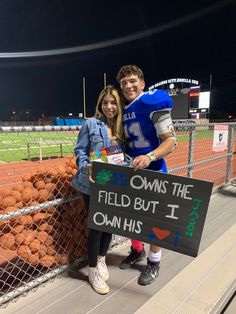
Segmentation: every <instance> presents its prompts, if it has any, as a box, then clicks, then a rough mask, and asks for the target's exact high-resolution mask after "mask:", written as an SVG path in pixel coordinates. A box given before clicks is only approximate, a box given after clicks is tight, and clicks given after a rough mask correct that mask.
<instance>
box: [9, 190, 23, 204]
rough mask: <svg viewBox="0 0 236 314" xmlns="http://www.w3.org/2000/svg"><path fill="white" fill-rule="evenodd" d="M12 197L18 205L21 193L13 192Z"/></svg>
mask: <svg viewBox="0 0 236 314" xmlns="http://www.w3.org/2000/svg"><path fill="white" fill-rule="evenodd" d="M11 196H13V197H15V199H16V202H17V203H18V202H20V201H21V193H20V192H19V191H16V190H12V191H11Z"/></svg>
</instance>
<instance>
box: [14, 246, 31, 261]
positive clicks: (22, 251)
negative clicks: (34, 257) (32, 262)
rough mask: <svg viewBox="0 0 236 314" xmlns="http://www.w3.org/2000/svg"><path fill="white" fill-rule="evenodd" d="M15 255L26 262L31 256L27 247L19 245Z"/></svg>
mask: <svg viewBox="0 0 236 314" xmlns="http://www.w3.org/2000/svg"><path fill="white" fill-rule="evenodd" d="M17 254H18V255H19V256H20V258H22V259H24V260H25V261H27V260H28V258H29V257H30V255H31V251H30V249H29V247H28V246H27V245H21V246H20V247H19V248H18V250H17Z"/></svg>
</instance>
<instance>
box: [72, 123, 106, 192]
mask: <svg viewBox="0 0 236 314" xmlns="http://www.w3.org/2000/svg"><path fill="white" fill-rule="evenodd" d="M110 145H111V142H110V139H109V137H108V132H107V124H106V121H105V119H103V118H99V119H98V118H95V117H93V118H89V119H87V120H86V121H85V123H84V125H83V126H82V128H81V130H80V132H79V135H78V139H77V143H76V145H75V149H74V154H75V157H76V164H77V166H78V168H79V171H78V172H77V173H76V175H75V177H74V178H73V180H72V182H71V185H72V186H73V188H74V189H76V190H77V191H79V192H82V193H84V194H88V195H89V194H90V183H89V178H88V174H87V171H86V166H87V164H88V163H90V160H89V153H90V152H97V151H99V150H100V149H101V148H103V147H107V146H110Z"/></svg>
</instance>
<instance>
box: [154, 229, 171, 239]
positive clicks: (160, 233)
mask: <svg viewBox="0 0 236 314" xmlns="http://www.w3.org/2000/svg"><path fill="white" fill-rule="evenodd" d="M152 232H153V233H155V236H156V237H157V238H158V239H160V240H163V239H165V238H166V237H168V236H169V235H170V233H171V232H170V230H161V229H160V228H158V227H153V228H152Z"/></svg>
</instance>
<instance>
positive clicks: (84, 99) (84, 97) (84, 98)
mask: <svg viewBox="0 0 236 314" xmlns="http://www.w3.org/2000/svg"><path fill="white" fill-rule="evenodd" d="M85 92H86V89H85V77H83V101H84V119H86V96H85Z"/></svg>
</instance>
